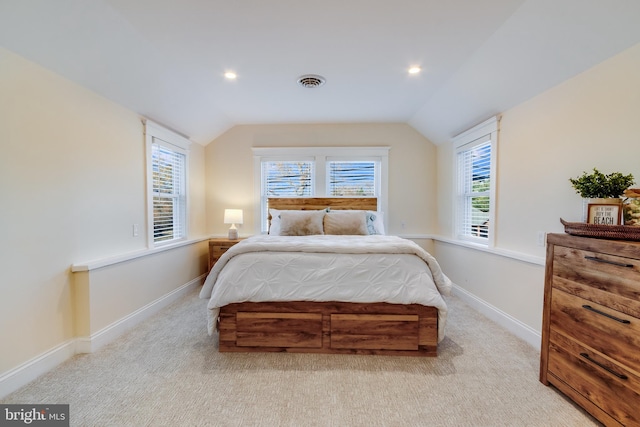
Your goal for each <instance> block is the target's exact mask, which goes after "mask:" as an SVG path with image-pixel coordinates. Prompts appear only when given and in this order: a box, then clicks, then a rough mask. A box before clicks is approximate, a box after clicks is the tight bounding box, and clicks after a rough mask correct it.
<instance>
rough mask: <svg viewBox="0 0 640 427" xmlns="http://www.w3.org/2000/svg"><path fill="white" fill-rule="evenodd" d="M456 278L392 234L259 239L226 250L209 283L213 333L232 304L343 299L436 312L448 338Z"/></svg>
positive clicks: (440, 329)
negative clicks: (449, 298) (448, 300)
mask: <svg viewBox="0 0 640 427" xmlns="http://www.w3.org/2000/svg"><path fill="white" fill-rule="evenodd" d="M450 291H451V281H450V280H449V278H448V277H447V276H446V275H444V273H443V272H442V270H441V269H440V266H439V265H438V263H437V261H436V260H435V258H434V257H433V256H431V255H430V254H429V253H428V252H427V251H425V250H424V249H422V248H421V247H420V246H418V245H417V244H416V243H414V242H412V241H410V240H406V239H402V238H399V237H395V236H327V235H320V236H300V237H292V236H286V237H283V236H254V237H251V238H249V239H246V240H243V241H241V242H240V243H238V244H236V245H234V246H233V247H232V248H231V249H229V250H228V251H227V252H225V253H224V254H223V255H222V257H220V259H219V260H218V261H217V262H216V264H215V265H214V267H213V268H212V269H211V272H210V273H209V275H208V276H207V279H206V280H205V283H204V286H203V288H202V290H201V292H200V298H209V299H210V300H209V303H208V305H207V308H208V309H209V333H210V334H211V333H213V330H214V327H215V321H216V319H217V317H218V313H219V311H220V310H219V309H220V307H223V306H225V305H227V304H231V303H234V302H245V301H251V302H264V301H344V302H358V303H367V302H388V303H395V304H422V305H426V306H433V307H436V308H437V309H438V339H439V340H442V338H444V326H445V321H446V315H447V306H446V304H445V301H444V300H443V298H442V295H449V293H450Z"/></svg>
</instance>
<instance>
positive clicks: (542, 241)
mask: <svg viewBox="0 0 640 427" xmlns="http://www.w3.org/2000/svg"><path fill="white" fill-rule="evenodd" d="M546 241H547V233H545V232H544V231H538V246H540V247H542V248H544V245H545V242H546Z"/></svg>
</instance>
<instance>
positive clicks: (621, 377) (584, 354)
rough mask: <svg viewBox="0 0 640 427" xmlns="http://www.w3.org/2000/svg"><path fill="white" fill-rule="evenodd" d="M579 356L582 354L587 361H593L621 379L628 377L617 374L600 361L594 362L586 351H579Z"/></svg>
mask: <svg viewBox="0 0 640 427" xmlns="http://www.w3.org/2000/svg"><path fill="white" fill-rule="evenodd" d="M580 356H582V357H583V358H585V359H587V360H588V361H589V362H591V363H593V364H594V365H597V366H599V367H600V368H602V369H604V370H605V371H607V372H609V373H610V374H611V375H615V376H616V377H618V378H620V379H621V380H626V379H628V377H627V376H626V375H624V374H619V373H617V372H616V371H614V370H613V369H611V368H609V367H607V366H604V365H603V364H602V363H599V362H596V361H595V360H593V359H592V358H591V357H589V355H588V354H587V353H580Z"/></svg>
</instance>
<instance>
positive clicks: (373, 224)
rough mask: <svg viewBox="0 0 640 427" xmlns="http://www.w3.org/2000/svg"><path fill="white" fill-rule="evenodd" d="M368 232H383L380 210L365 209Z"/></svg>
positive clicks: (382, 216) (382, 219) (382, 217)
mask: <svg viewBox="0 0 640 427" xmlns="http://www.w3.org/2000/svg"><path fill="white" fill-rule="evenodd" d="M366 215H367V230H368V232H369V234H384V215H383V214H382V212H376V211H366Z"/></svg>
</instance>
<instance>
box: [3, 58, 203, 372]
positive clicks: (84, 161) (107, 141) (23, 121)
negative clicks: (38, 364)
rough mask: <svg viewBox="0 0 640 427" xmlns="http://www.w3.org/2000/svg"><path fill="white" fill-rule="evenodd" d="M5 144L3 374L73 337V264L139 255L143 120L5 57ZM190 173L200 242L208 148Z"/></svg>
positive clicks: (116, 293)
mask: <svg viewBox="0 0 640 427" xmlns="http://www.w3.org/2000/svg"><path fill="white" fill-rule="evenodd" d="M0 144H1V150H2V154H1V155H0V185H1V186H2V191H1V194H2V209H1V210H0V236H1V237H0V239H1V245H0V295H1V297H0V326H1V327H0V342H1V343H2V351H1V352H0V374H1V373H2V372H5V371H7V370H9V369H12V368H14V367H16V366H17V365H19V364H21V363H24V362H25V361H27V360H29V359H31V358H33V357H35V356H37V355H40V354H42V353H43V352H45V351H47V350H49V349H51V348H53V347H55V346H57V345H59V344H61V343H64V342H66V341H67V340H69V339H71V338H73V337H74V318H73V307H72V291H71V285H72V274H71V272H70V267H71V265H72V264H74V263H80V262H84V261H88V260H93V259H98V258H104V257H109V256H113V255H122V254H123V253H127V252H132V251H138V250H141V249H144V248H145V247H146V230H145V227H146V201H145V158H144V156H145V145H144V135H143V127H142V124H141V121H140V117H139V116H138V115H137V114H135V113H133V112H131V111H129V110H127V109H125V108H123V107H120V106H118V105H116V104H114V103H113V102H111V101H108V100H106V99H104V98H102V97H100V96H98V95H96V94H94V93H92V92H90V91H89V90H87V89H84V88H82V87H80V86H78V85H76V84H73V83H71V82H69V81H67V80H65V79H63V78H61V77H60V76H58V75H56V74H55V73H52V72H50V71H47V70H45V69H43V68H42V67H40V66H38V65H36V64H34V63H31V62H29V61H26V60H25V59H23V58H21V57H19V56H17V55H15V54H13V53H11V52H9V51H7V50H5V49H2V48H0ZM190 166H191V170H190V183H191V185H190V205H191V212H192V215H191V218H190V224H189V225H190V234H191V236H201V235H203V234H204V233H205V221H206V217H205V214H204V209H205V203H204V171H205V167H204V147H202V146H199V145H197V144H192V150H191V164H190ZM133 224H139V226H140V231H141V232H140V235H139V236H138V237H133V233H132V226H133ZM166 267H167V268H169V267H170V266H166ZM192 274H193V272H188V273H185V276H186V275H192ZM192 278H193V277H192ZM192 278H191V279H192ZM188 280H190V279H186V280H185V282H186V281H188ZM180 284H182V283H180ZM174 285H177V284H174ZM132 286H133V284H132ZM110 292H111V297H113V299H114V300H123V299H126V298H127V297H128V293H129V291H128V290H127V289H122V288H117V289H115V288H114V289H111V290H110ZM154 297H155V294H150V295H147V296H146V297H144V296H143V297H141V298H138V299H137V300H136V301H139V302H140V303H142V302H141V301H143V300H145V299H146V300H147V302H150V301H151V300H152V299H153V298H154Z"/></svg>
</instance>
